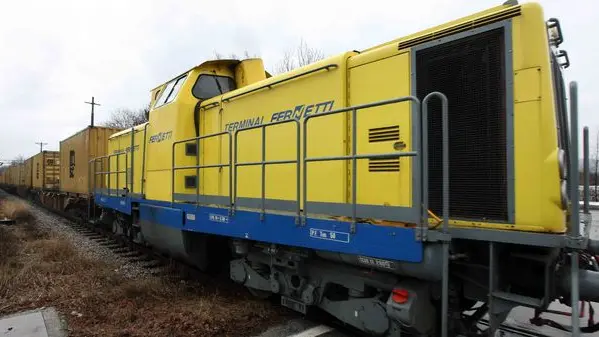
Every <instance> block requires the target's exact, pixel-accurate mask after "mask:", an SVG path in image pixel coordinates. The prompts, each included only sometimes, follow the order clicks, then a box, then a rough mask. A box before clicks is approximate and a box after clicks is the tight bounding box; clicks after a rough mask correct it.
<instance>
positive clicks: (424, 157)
mask: <svg viewBox="0 0 599 337" xmlns="http://www.w3.org/2000/svg"><path fill="white" fill-rule="evenodd" d="M421 114H422V122H421V123H422V125H421V126H420V129H421V130H420V132H421V133H422V134H421V140H420V149H419V152H418V154H419V155H420V156H421V163H422V168H421V170H422V173H421V179H422V187H421V189H422V190H421V191H420V196H421V198H422V206H421V207H422V209H421V213H422V223H421V224H420V228H419V230H420V238H421V240H422V241H424V232H425V231H428V101H423V102H422V113H421Z"/></svg>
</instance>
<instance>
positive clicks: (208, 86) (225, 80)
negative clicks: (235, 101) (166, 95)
mask: <svg viewBox="0 0 599 337" xmlns="http://www.w3.org/2000/svg"><path fill="white" fill-rule="evenodd" d="M231 90H235V80H233V79H232V78H230V77H227V76H216V75H207V74H202V75H200V77H198V79H197V80H196V83H195V84H194V85H193V88H192V89H191V93H192V94H193V96H195V98H198V99H208V98H212V97H214V96H218V95H222V94H224V93H226V92H229V91H231Z"/></svg>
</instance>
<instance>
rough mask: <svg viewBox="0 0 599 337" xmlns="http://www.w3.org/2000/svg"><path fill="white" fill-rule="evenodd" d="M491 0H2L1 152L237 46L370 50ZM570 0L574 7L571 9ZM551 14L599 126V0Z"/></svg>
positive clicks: (571, 73) (58, 134) (272, 53)
mask: <svg viewBox="0 0 599 337" xmlns="http://www.w3.org/2000/svg"><path fill="white" fill-rule="evenodd" d="M497 4H499V1H494V0H493V1H491V0H484V1H482V0H481V1H466V0H429V1H410V2H405V1H392V0H371V1H322V0H320V1H318V0H305V1H302V2H297V1H294V2H291V1H277V0H257V1H241V0H234V1H197V0H179V1H156V0H151V1H141V0H140V1H122V0H101V1H100V0H92V1H69V0H54V1H41V0H40V1H10V2H9V3H4V4H3V10H2V12H0V46H1V47H2V50H1V51H0V125H1V126H2V133H0V158H2V159H10V158H12V157H14V156H16V155H18V154H23V155H25V156H30V155H32V154H34V153H35V152H36V151H37V147H36V145H35V144H34V142H36V141H39V140H40V139H41V140H44V141H45V142H48V143H49V144H50V145H48V148H50V149H57V148H58V142H59V141H60V140H61V139H64V138H66V137H68V136H69V135H71V134H72V133H73V132H75V131H77V130H79V129H82V128H83V127H85V126H86V125H87V124H88V123H89V106H87V105H85V104H83V102H84V101H86V100H89V98H90V96H92V95H94V96H95V97H96V99H97V100H98V101H99V102H100V103H101V104H102V106H101V107H100V108H99V109H98V113H97V120H102V119H106V118H107V117H108V116H109V114H110V112H111V111H112V110H114V109H116V108H119V107H130V108H137V107H140V106H142V105H144V104H145V103H146V102H147V100H148V99H149V90H150V89H151V88H153V87H154V86H156V85H157V84H159V83H161V82H163V81H165V80H167V79H168V78H171V77H172V76H174V75H176V74H178V73H180V72H182V71H184V70H186V69H187V68H190V67H192V66H194V65H196V64H199V63H201V62H203V61H204V60H206V59H210V58H213V56H214V51H218V52H220V53H223V54H225V55H227V54H229V53H232V52H234V53H237V54H238V55H241V54H242V53H243V51H244V50H248V51H249V52H250V53H252V54H254V53H256V54H258V55H260V56H262V57H263V58H264V60H265V63H266V65H267V67H268V68H270V69H272V68H273V67H274V65H275V63H276V62H277V61H278V59H279V57H280V56H281V54H282V53H283V51H284V50H286V49H288V48H292V47H294V46H296V45H297V43H298V42H299V39H300V38H304V39H305V40H306V41H307V42H308V43H309V45H311V46H314V47H316V48H319V49H322V50H323V51H324V52H325V53H326V54H337V53H340V52H343V51H346V50H353V49H365V48H368V47H370V46H373V45H376V44H379V43H382V42H385V41H388V40H391V39H394V38H397V37H400V36H403V35H406V34H409V33H413V32H416V31H418V30H420V29H424V28H427V27H430V26H433V25H437V24H441V23H443V22H445V21H448V20H451V19H455V18H458V17H460V16H463V15H467V14H470V13H472V12H475V11H478V10H482V9H484V8H487V7H491V6H495V5H497ZM573 4H576V6H574V5H573ZM543 5H544V7H545V9H546V17H551V16H556V17H559V18H560V20H561V22H562V26H563V28H564V33H565V43H564V45H563V47H564V48H566V49H567V50H568V52H569V54H570V58H571V61H572V66H571V67H570V69H568V70H567V72H566V76H567V78H568V79H577V80H579V83H580V88H581V93H580V99H581V104H580V108H581V115H582V123H586V124H589V125H591V126H593V127H596V126H599V117H597V116H596V114H594V113H593V112H594V111H593V109H594V108H595V107H598V106H599V104H598V103H599V98H598V97H597V96H598V95H597V94H596V93H597V92H599V84H597V82H596V81H595V79H594V77H595V76H594V75H595V74H597V70H596V69H597V68H596V66H595V65H596V61H595V60H597V59H599V50H598V47H597V44H596V43H594V39H593V38H594V35H592V32H593V31H594V30H596V27H595V24H596V22H599V20H597V19H599V17H598V14H597V13H599V11H598V10H597V7H598V4H597V2H596V1H592V0H580V1H576V2H572V3H571V4H570V5H569V6H566V5H565V3H564V2H563V1H559V0H553V1H543Z"/></svg>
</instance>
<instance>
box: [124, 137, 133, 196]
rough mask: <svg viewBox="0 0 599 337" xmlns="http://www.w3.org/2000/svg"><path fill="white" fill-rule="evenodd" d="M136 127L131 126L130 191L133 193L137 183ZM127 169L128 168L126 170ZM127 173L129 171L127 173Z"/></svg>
mask: <svg viewBox="0 0 599 337" xmlns="http://www.w3.org/2000/svg"><path fill="white" fill-rule="evenodd" d="M134 150H135V128H134V127H133V128H131V191H129V193H133V187H134V183H135V173H134V168H135V166H134V164H135V153H134V152H133V151H134ZM125 171H126V170H125ZM125 174H127V173H125Z"/></svg>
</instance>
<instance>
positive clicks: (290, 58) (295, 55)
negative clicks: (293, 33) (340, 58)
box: [275, 39, 324, 74]
mask: <svg viewBox="0 0 599 337" xmlns="http://www.w3.org/2000/svg"><path fill="white" fill-rule="evenodd" d="M323 58H324V53H323V52H322V50H319V49H316V48H311V47H310V46H308V43H306V41H305V40H304V39H301V40H300V43H299V45H298V46H297V48H295V50H287V51H285V53H284V54H283V58H282V59H281V60H280V61H279V62H278V63H277V65H276V66H275V73H277V74H281V73H285V72H288V71H291V70H293V69H295V68H297V67H303V66H305V65H308V64H310V63H314V62H316V61H319V60H322V59H323Z"/></svg>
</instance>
